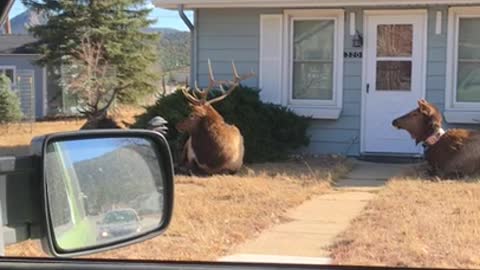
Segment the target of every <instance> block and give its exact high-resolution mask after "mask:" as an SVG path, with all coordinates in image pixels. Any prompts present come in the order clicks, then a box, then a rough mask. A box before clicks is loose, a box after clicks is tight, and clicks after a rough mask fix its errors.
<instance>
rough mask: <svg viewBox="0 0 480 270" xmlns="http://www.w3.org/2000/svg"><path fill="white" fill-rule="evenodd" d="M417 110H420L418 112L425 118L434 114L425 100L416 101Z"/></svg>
mask: <svg viewBox="0 0 480 270" xmlns="http://www.w3.org/2000/svg"><path fill="white" fill-rule="evenodd" d="M418 108H419V109H420V112H421V113H423V114H424V115H426V116H431V115H432V114H433V112H434V110H433V108H432V107H431V106H430V104H429V103H428V102H427V101H426V100H425V99H420V100H419V101H418Z"/></svg>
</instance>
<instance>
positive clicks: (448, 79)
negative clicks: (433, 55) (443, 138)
mask: <svg viewBox="0 0 480 270" xmlns="http://www.w3.org/2000/svg"><path fill="white" fill-rule="evenodd" d="M461 18H480V7H468V8H467V7H452V8H450V9H449V10H448V35H447V62H446V65H447V66H446V76H445V112H444V114H445V120H446V121H447V122H448V123H467V124H471V123H478V121H477V119H478V118H479V115H480V105H479V104H480V103H478V102H459V101H457V100H456V95H457V86H456V85H457V75H458V32H459V30H458V28H459V21H460V19H461Z"/></svg>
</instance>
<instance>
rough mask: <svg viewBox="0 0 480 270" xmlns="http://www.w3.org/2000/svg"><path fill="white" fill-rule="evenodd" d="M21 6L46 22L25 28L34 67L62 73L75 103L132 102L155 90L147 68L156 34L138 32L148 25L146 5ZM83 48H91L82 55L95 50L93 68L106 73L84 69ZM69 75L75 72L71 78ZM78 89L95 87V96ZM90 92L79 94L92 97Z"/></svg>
mask: <svg viewBox="0 0 480 270" xmlns="http://www.w3.org/2000/svg"><path fill="white" fill-rule="evenodd" d="M22 2H23V3H24V5H25V6H27V7H28V8H31V9H33V10H35V11H37V12H42V13H44V14H46V17H47V18H48V21H47V23H46V24H44V25H37V26H34V27H32V28H30V31H31V32H32V33H33V34H34V36H35V37H37V38H38V39H39V40H38V42H37V43H35V44H32V45H34V46H36V48H39V49H40V52H41V57H40V58H39V60H38V63H39V64H40V65H42V66H50V67H62V68H61V69H63V68H65V69H67V70H66V73H67V74H68V75H69V76H70V78H67V82H66V84H68V85H69V87H70V90H71V91H73V92H75V93H76V94H77V96H79V98H80V99H82V100H81V102H80V103H81V104H88V107H91V106H92V105H93V106H95V104H97V105H98V104H101V103H103V104H108V105H109V104H111V102H109V101H110V99H111V97H112V96H113V97H114V99H115V98H118V99H119V101H120V102H122V103H132V102H135V101H137V100H138V99H139V98H141V97H143V96H145V95H146V94H150V93H153V92H154V91H155V90H156V86H155V85H154V84H155V81H156V76H155V74H153V72H152V71H151V69H150V67H151V65H152V64H153V63H155V62H156V61H157V54H156V46H155V44H156V41H157V40H158V38H159V35H158V34H156V33H146V32H145V31H143V29H145V28H147V27H148V26H149V25H151V24H152V23H153V22H154V21H152V20H150V19H148V15H149V13H150V11H151V10H150V9H147V8H145V7H146V0H108V1H105V0H81V1H72V0H22ZM86 48H87V49H88V48H90V49H91V51H89V52H87V54H90V56H92V53H94V51H95V54H96V55H97V56H98V58H97V59H98V60H99V61H100V62H98V63H93V64H94V65H96V66H97V68H99V69H102V68H105V70H106V71H108V72H105V73H102V72H100V73H99V72H98V71H99V69H97V70H96V71H92V70H89V69H90V68H91V67H92V63H91V62H89V61H90V60H89V59H85V58H84V57H85V54H86V53H85V49H86ZM74 71H78V72H79V73H78V74H77V76H76V75H75V74H73V73H72V72H74ZM59 73H60V74H62V72H59ZM63 73H65V70H64V71H63ZM99 75H101V76H99ZM75 78H77V81H75V80H74V79H75ZM80 80H81V81H80ZM82 84H84V85H85V84H87V85H90V86H91V85H95V87H96V88H97V90H96V93H101V95H98V96H97V97H96V98H93V99H92V96H91V95H90V94H87V93H82V92H81V87H80V86H81V85H82ZM91 89H92V88H91V87H90V88H88V89H85V91H87V92H88V93H92V91H91ZM94 92H95V91H94ZM107 109H108V108H107Z"/></svg>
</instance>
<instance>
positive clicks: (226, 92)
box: [182, 59, 255, 105]
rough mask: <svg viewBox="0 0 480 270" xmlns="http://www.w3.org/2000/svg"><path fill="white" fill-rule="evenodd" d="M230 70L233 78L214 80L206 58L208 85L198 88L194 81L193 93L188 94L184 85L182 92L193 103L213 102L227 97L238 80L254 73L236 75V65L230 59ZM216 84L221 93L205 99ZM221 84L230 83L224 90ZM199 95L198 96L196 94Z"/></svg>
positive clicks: (247, 77)
mask: <svg viewBox="0 0 480 270" xmlns="http://www.w3.org/2000/svg"><path fill="white" fill-rule="evenodd" d="M232 70H233V80H218V81H217V80H215V77H214V75H213V68H212V62H211V61H210V59H208V86H207V88H205V89H203V90H202V89H200V88H199V87H198V85H197V82H195V88H194V94H193V95H192V94H190V92H189V90H190V89H189V88H187V87H185V88H182V92H183V94H184V95H185V97H186V98H187V100H188V101H190V102H191V103H193V104H195V105H204V104H213V103H215V102H218V101H221V100H223V99H225V98H226V97H228V96H229V95H230V94H231V93H232V92H233V90H235V88H237V86H238V85H240V82H241V81H243V80H246V79H249V78H251V77H253V76H255V73H254V72H253V71H251V72H249V73H247V74H245V75H243V76H240V75H238V71H237V67H236V66H235V63H234V62H233V61H232ZM216 85H218V88H219V89H220V90H221V91H222V94H221V95H220V96H218V97H215V98H213V99H211V100H207V98H208V94H209V93H210V90H212V89H213V88H214V87H215V86H216ZM223 85H230V88H228V90H225V89H224V88H223ZM195 93H196V94H198V95H199V96H200V98H198V97H197V96H196V94H195Z"/></svg>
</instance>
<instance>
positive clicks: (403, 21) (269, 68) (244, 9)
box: [154, 0, 480, 155]
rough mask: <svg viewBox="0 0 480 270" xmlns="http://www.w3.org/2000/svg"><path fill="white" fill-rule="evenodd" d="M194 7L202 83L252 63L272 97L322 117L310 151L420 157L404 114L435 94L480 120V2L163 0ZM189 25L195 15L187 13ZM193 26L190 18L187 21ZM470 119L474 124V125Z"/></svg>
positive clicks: (451, 120) (456, 121)
mask: <svg viewBox="0 0 480 270" xmlns="http://www.w3.org/2000/svg"><path fill="white" fill-rule="evenodd" d="M154 4H155V5H156V6H157V7H163V8H170V9H177V8H179V9H180V10H179V12H180V14H182V10H183V9H190V10H193V11H194V22H195V25H194V26H193V27H192V25H190V27H191V30H193V31H192V36H193V42H192V54H193V56H192V75H191V78H192V81H193V80H198V81H199V82H200V84H203V85H205V84H206V83H207V74H208V72H207V60H208V59H209V58H210V59H211V60H212V62H213V67H214V70H215V71H216V72H215V75H216V76H217V78H218V79H226V78H228V77H229V76H230V74H231V73H230V68H229V65H230V61H231V60H232V59H233V60H235V62H236V63H237V66H238V67H239V70H240V71H241V72H247V71H249V70H250V69H252V68H253V70H254V71H256V72H257V75H258V76H257V78H256V79H251V80H248V81H246V82H245V84H247V85H250V86H255V87H259V88H260V89H261V90H262V92H261V97H262V99H263V100H264V101H268V102H273V103H277V104H282V105H286V106H288V107H289V108H291V109H292V110H293V111H295V112H297V113H299V114H302V115H307V116H312V117H313V118H314V120H313V123H312V127H311V130H310V134H311V144H310V146H309V148H308V149H307V150H308V152H311V153H340V154H348V155H362V154H364V155H368V154H375V155H384V154H387V155H420V154H421V153H422V148H421V147H420V146H415V144H414V142H413V140H412V139H411V138H410V136H409V135H408V134H407V133H406V132H405V131H399V130H396V129H394V128H393V127H392V125H391V122H392V120H393V119H394V118H396V117H398V116H400V115H402V114H404V113H406V112H408V111H410V110H412V109H414V108H416V101H417V100H418V99H420V98H426V99H427V100H429V101H430V102H432V103H434V104H436V105H437V106H438V107H439V108H440V109H441V110H442V111H443V112H444V116H445V118H446V122H447V123H448V127H454V126H464V127H467V128H475V125H471V124H475V123H477V124H478V122H477V121H478V119H480V35H479V29H480V0H408V1H398V0H381V1H378V0H363V1H362V0H297V1H290V0H288V1H287V0H278V1H274V0H256V1H251V0H235V1H222V0H156V1H154ZM183 18H184V20H185V21H186V19H185V17H184V16H183ZM186 23H187V25H188V23H189V22H188V21H186ZM464 124H465V125H464Z"/></svg>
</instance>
